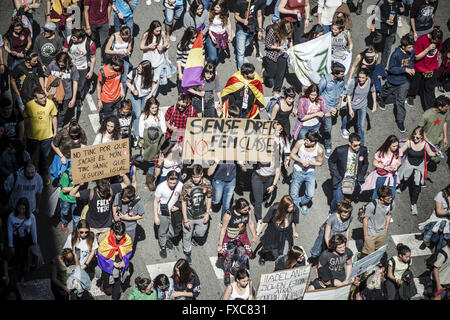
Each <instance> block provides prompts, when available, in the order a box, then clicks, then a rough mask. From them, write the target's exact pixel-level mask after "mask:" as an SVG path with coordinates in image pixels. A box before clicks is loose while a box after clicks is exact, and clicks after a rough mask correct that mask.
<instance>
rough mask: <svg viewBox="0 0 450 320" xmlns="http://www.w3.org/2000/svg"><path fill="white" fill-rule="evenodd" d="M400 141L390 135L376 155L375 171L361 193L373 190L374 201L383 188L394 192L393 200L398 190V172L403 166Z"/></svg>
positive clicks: (367, 179)
mask: <svg viewBox="0 0 450 320" xmlns="http://www.w3.org/2000/svg"><path fill="white" fill-rule="evenodd" d="M401 156H402V155H401V153H400V150H399V141H398V138H397V137H396V136H395V135H390V136H389V137H387V139H386V140H385V141H384V143H383V144H382V145H381V147H380V148H378V150H377V152H376V153H375V156H374V160H373V166H374V167H375V170H373V171H372V172H371V173H370V174H369V175H368V176H367V178H366V181H365V182H364V183H363V184H362V185H361V191H366V190H373V194H372V199H373V200H375V199H378V194H377V191H378V189H379V188H380V187H381V186H383V185H386V186H389V187H390V188H391V190H392V200H394V198H395V191H396V189H397V170H398V168H399V167H400V165H401V164H402V159H401Z"/></svg>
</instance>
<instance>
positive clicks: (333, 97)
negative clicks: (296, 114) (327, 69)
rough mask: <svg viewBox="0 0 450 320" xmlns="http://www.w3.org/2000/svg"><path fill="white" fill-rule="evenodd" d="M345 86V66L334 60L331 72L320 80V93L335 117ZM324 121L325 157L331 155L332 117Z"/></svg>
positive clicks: (339, 107)
mask: <svg viewBox="0 0 450 320" xmlns="http://www.w3.org/2000/svg"><path fill="white" fill-rule="evenodd" d="M344 88H345V66H344V65H343V64H342V63H340V62H332V64H331V74H326V75H325V76H323V77H322V78H321V79H320V82H319V95H320V96H322V97H323V99H324V100H325V104H326V106H327V108H328V110H329V112H331V115H332V116H333V117H334V116H335V115H336V114H337V111H338V110H340V109H341V103H342V98H341V96H342V94H343V93H344ZM323 121H324V128H323V131H324V139H325V142H324V144H325V158H327V159H328V158H329V157H330V155H331V129H332V125H333V122H332V117H325V118H324V119H323Z"/></svg>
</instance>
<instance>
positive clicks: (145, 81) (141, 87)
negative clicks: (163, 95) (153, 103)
mask: <svg viewBox="0 0 450 320" xmlns="http://www.w3.org/2000/svg"><path fill="white" fill-rule="evenodd" d="M127 87H128V89H130V93H131V94H130V99H131V105H132V107H133V111H134V114H135V115H136V119H135V120H134V132H139V118H138V117H139V115H140V114H141V111H142V109H144V106H145V103H146V101H147V100H148V99H149V98H150V97H153V96H154V95H155V94H156V89H157V88H158V84H157V83H155V81H154V77H153V68H152V64H151V63H150V61H148V60H143V61H141V63H139V64H138V66H137V67H136V69H133V70H132V71H131V72H130V73H129V74H128V77H127Z"/></svg>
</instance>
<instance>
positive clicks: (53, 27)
mask: <svg viewBox="0 0 450 320" xmlns="http://www.w3.org/2000/svg"><path fill="white" fill-rule="evenodd" d="M44 30H45V31H51V32H55V30H56V24H54V23H53V22H51V21H49V22H47V23H45V25H44Z"/></svg>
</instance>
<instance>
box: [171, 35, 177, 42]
mask: <svg viewBox="0 0 450 320" xmlns="http://www.w3.org/2000/svg"><path fill="white" fill-rule="evenodd" d="M169 40H170V41H172V42H175V41H177V37H175V35H174V34H171V35H170V37H169Z"/></svg>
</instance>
